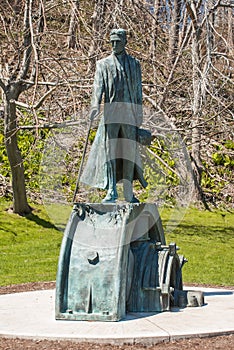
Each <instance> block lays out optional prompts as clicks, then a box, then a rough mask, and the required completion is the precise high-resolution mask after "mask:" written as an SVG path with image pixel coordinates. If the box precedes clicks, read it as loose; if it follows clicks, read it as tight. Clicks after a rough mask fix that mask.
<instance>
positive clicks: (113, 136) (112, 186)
mask: <svg viewBox="0 0 234 350" xmlns="http://www.w3.org/2000/svg"><path fill="white" fill-rule="evenodd" d="M110 41H111V44H112V54H111V55H110V56H108V57H106V58H104V59H101V60H100V61H97V65H96V72H95V77H94V84H93V93H92V99H91V114H90V118H91V120H92V119H94V118H95V116H97V115H98V113H99V111H100V105H101V102H102V100H103V102H104V109H103V116H102V118H101V121H100V125H99V128H98V131H97V135H96V138H95V141H94V144H93V146H92V150H91V152H90V155H89V159H88V162H87V165H86V167H85V169H84V172H83V174H82V176H81V182H83V183H85V184H88V185H90V186H92V187H98V188H103V189H107V190H108V191H107V196H106V198H105V199H104V202H110V203H113V202H115V201H116V199H117V197H118V193H117V189H116V183H117V182H118V181H119V180H122V181H123V189H124V197H125V199H126V201H127V202H133V203H134V202H138V200H137V199H136V198H135V196H134V194H133V188H132V182H133V180H134V179H138V180H139V181H140V183H141V185H142V186H143V187H146V186H147V183H146V181H145V179H144V176H143V169H142V164H141V158H140V153H139V148H138V141H139V139H140V138H139V137H138V134H139V127H140V126H141V124H142V121H143V111H142V83H141V67H140V63H139V61H138V60H137V59H136V58H134V57H132V56H130V55H128V54H127V53H126V51H125V45H126V43H127V38H126V32H125V30H123V29H114V30H112V32H111V34H110Z"/></svg>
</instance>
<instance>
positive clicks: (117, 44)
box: [111, 40, 125, 55]
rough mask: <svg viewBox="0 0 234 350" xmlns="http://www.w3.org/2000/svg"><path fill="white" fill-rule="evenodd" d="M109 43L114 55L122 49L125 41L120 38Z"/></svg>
mask: <svg viewBox="0 0 234 350" xmlns="http://www.w3.org/2000/svg"><path fill="white" fill-rule="evenodd" d="M111 45H112V50H113V52H114V53H115V54H116V55H119V54H121V53H122V52H123V51H124V48H125V43H124V42H123V41H121V40H112V41H111Z"/></svg>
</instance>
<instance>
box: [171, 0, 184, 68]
mask: <svg viewBox="0 0 234 350" xmlns="http://www.w3.org/2000/svg"><path fill="white" fill-rule="evenodd" d="M171 12H172V15H171V27H170V33H169V48H168V57H169V64H170V65H173V63H174V62H175V58H176V53H177V50H178V42H179V29H180V27H179V25H180V12H181V0H174V2H173V8H172V10H171Z"/></svg>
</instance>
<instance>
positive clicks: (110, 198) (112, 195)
mask: <svg viewBox="0 0 234 350" xmlns="http://www.w3.org/2000/svg"><path fill="white" fill-rule="evenodd" d="M117 198H118V195H117V193H116V192H115V191H113V190H111V191H108V192H107V194H106V197H105V198H104V199H103V200H102V203H115V202H116V199H117Z"/></svg>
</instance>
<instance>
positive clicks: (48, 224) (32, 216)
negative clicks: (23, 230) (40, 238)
mask: <svg viewBox="0 0 234 350" xmlns="http://www.w3.org/2000/svg"><path fill="white" fill-rule="evenodd" d="M25 217H26V219H28V220H30V221H34V222H35V223H36V224H37V225H40V226H42V227H45V228H54V229H55V230H57V231H58V228H57V227H56V226H55V225H54V224H52V223H51V222H49V221H47V220H44V219H42V218H40V217H39V216H38V215H35V214H33V213H31V214H28V215H26V216H25Z"/></svg>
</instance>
